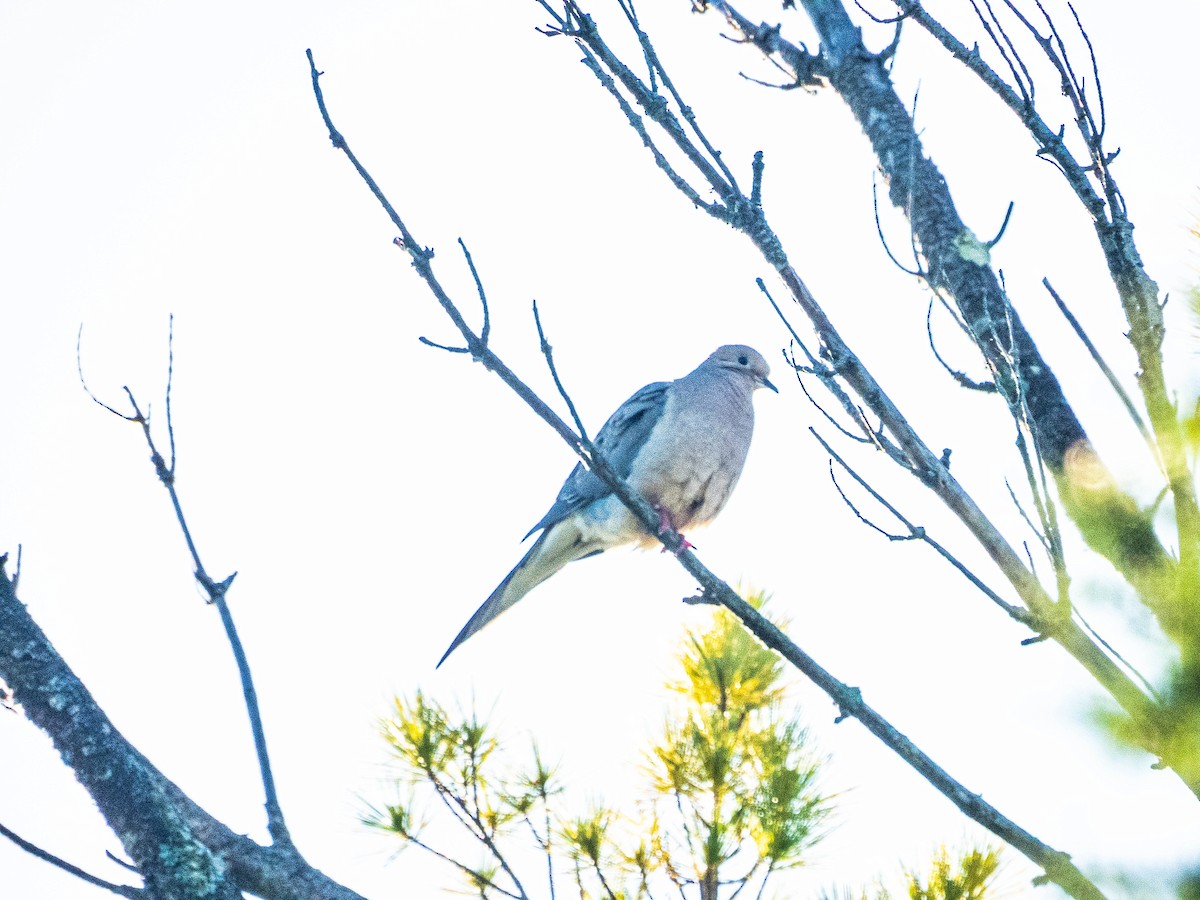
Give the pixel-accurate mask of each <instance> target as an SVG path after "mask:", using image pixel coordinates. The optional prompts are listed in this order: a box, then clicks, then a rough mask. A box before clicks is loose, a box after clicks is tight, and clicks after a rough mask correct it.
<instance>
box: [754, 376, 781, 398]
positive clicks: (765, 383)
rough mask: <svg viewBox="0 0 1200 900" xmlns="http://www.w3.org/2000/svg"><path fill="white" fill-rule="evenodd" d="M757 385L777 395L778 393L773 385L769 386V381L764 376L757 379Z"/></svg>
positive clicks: (777, 389)
mask: <svg viewBox="0 0 1200 900" xmlns="http://www.w3.org/2000/svg"><path fill="white" fill-rule="evenodd" d="M758 383H759V384H761V385H762V386H763V387H765V388H770V389H771V390H773V391H774V392H775V393H777V394H778V393H779V388H777V387H775V385H773V384H771V379H769V378H767V377H766V376H765V375H764V376H763V377H762V378H760V379H758Z"/></svg>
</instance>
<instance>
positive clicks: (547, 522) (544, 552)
mask: <svg viewBox="0 0 1200 900" xmlns="http://www.w3.org/2000/svg"><path fill="white" fill-rule="evenodd" d="M769 371H770V369H769V367H768V366H767V361H766V360H765V359H763V357H762V354H760V353H759V352H758V351H757V350H754V349H753V348H751V347H746V346H744V345H742V344H729V345H727V346H724V347H720V348H718V349H717V350H716V351H715V352H714V353H713V354H712V355H711V356H709V357H708V359H706V360H705V361H704V362H702V363H701V364H700V365H699V366H698V367H697V368H696V369H695V370H693V371H692V372H690V373H689V374H687V375H685V376H684V377H683V378H679V379H677V380H675V381H657V382H655V383H654V384H648V385H646V386H645V387H644V388H642V389H641V390H640V391H638V392H637V393H636V394H634V395H633V396H632V397H630V398H629V399H628V400H626V401H625V402H624V403H622V404H621V405H620V406H619V407H618V408H617V411H616V412H615V413H613V414H612V415H611V416H610V417H609V419H608V421H607V422H605V423H604V427H603V428H601V429H600V433H599V434H597V435H596V440H595V444H596V447H597V448H599V450H600V452H601V454H603V456H604V457H605V458H606V459H607V460H608V462H609V464H610V465H611V466H612V468H613V470H614V471H615V472H616V473H617V474H618V475H619V476H621V477H622V478H624V479H625V480H626V481H627V482H628V483H629V486H630V487H632V488H633V489H634V490H635V491H636V492H637V493H639V494H640V495H641V496H642V497H644V498H645V499H646V500H647V501H649V502H650V503H651V504H652V505H653V506H654V508H655V509H656V510H657V511H658V514H659V517H660V520H661V528H662V529H663V530H665V529H666V528H667V526H671V527H673V528H674V529H675V530H676V531H680V532H682V531H683V530H685V529H689V528H694V527H697V526H700V525H704V524H707V523H708V522H710V521H712V519H713V518H714V517H715V516H716V515H717V513H719V512H720V511H721V509H722V508H723V507H724V506H725V503H726V501H727V500H728V499H729V495H730V494H731V493H732V491H733V486H734V485H735V484H737V480H738V477H739V476H740V475H741V474H742V466H743V465H744V464H745V462H746V454H747V452H749V450H750V436H751V434H752V433H753V431H754V405H753V403H751V397H752V395H753V394H754V391H755V390H756V389H758V388H760V387H767V388H770V389H771V390H773V391H775V392H776V393H778V390H779V389H778V388H776V387H775V385H773V384H771V382H770V381H768V380H767V374H768V373H769ZM535 531H541V535H540V536H539V537H538V539H537V541H536V542H535V543H534V545H533V546H532V547H531V548H530V549H529V552H528V553H526V554H525V557H524V558H523V559H522V560H521V561H520V562H519V563H517V565H516V567H515V568H514V569H513V570H512V571H511V572H509V573H508V576H507V577H506V578H505V579H504V580H503V581H502V582H500V585H499V587H497V588H496V589H495V590H494V591H492V595H491V596H490V597H488V598H487V600H486V601H484V604H483V605H482V606H481V607H479V609H478V610H476V612H475V615H473V616H471V620H470V621H469V622H467V624H466V625H465V626H463V629H462V631H460V632H459V633H458V637H456V638H455V639H454V642H453V643H452V644H451V645H450V649H448V650H447V651H446V653H445V654H444V655H443V656H442V658H441V660H439V662H438V665H439V666H440V665H441V664H442V663H443V662H445V661H446V657H448V656H449V655H450V654H451V653H453V652H454V649H455V648H456V647H458V645H459V644H461V643H462V642H463V641H465V640H466V639H467V638H469V637H470V636H471V635H473V634H475V632H477V631H479V630H480V629H481V628H483V626H485V625H487V624H488V623H489V622H490V621H492V619H494V618H496V617H497V616H498V615H500V614H501V613H502V612H504V611H505V610H506V609H508V608H509V607H510V606H512V605H513V604H514V603H516V602H517V601H518V600H520V599H521V598H522V597H524V596H525V595H526V594H528V593H529V592H530V591H531V590H533V589H534V588H535V587H537V586H538V585H539V584H541V583H542V582H543V581H545V580H546V579H547V578H549V577H550V576H551V575H553V574H554V573H555V572H557V571H558V570H559V569H561V568H562V567H563V566H565V565H566V564H567V563H569V562H574V561H575V560H577V559H583V558H584V557H588V556H594V555H596V554H597V553H603V552H604V551H605V550H608V549H610V548H612V547H619V546H621V545H623V544H637V545H639V546H642V547H651V546H654V545H655V544H656V543H658V541H657V538H656V537H655V536H653V535H650V534H648V533H647V532H646V531H645V529H643V528H642V526H641V524H640V523H639V522H638V520H637V519H636V518H635V517H634V515H633V513H631V512H630V511H629V510H628V509H627V508H626V507H625V505H624V504H623V503H622V502H621V501H620V500H619V499H618V498H617V497H616V496H615V495H614V494H613V493H612V491H610V490H609V488H608V486H607V485H606V484H605V483H604V482H603V481H601V480H600V478H599V477H597V476H596V475H595V473H593V472H591V471H590V470H588V469H585V468H584V467H583V464H582V463H578V464H576V466H575V468H574V469H573V470H572V471H571V474H570V475H569V476H568V477H567V480H566V482H564V483H563V486H562V489H561V490H560V491H559V492H558V497H557V498H556V499H555V501H554V505H553V506H551V507H550V509H549V511H548V512H547V513H546V514H545V515H544V516H542V519H541V521H540V522H538V523H537V524H536V525H534V526H533V528H531V529H530V530H529V533H528V534H526V535H525V537H526V538H528V537H529V535H531V534H533V533H534V532H535Z"/></svg>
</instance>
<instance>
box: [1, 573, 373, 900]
mask: <svg viewBox="0 0 1200 900" xmlns="http://www.w3.org/2000/svg"><path fill="white" fill-rule="evenodd" d="M4 560H5V557H4V556H0V648H3V649H4V652H3V653H0V680H3V681H4V682H5V684H7V685H8V686H9V687H10V688H11V690H12V693H13V696H14V699H15V700H16V701H17V702H18V703H20V705H21V709H22V711H23V712H24V713H25V715H26V716H27V717H28V718H29V720H30V721H31V722H32V723H33V724H34V725H36V726H37V727H38V728H40V729H41V730H42V731H44V732H45V733H46V734H48V735H49V736H50V738H51V740H52V741H53V742H54V746H55V748H56V749H57V750H58V752H59V753H60V754H61V756H62V758H63V760H64V761H65V762H66V764H67V765H69V766H70V767H71V769H72V770H73V771H74V773H75V777H76V778H77V779H79V782H80V783H81V784H82V785H83V786H84V788H85V789H87V791H88V793H89V794H91V795H92V799H93V800H95V802H96V805H97V807H99V809H100V812H101V814H102V815H103V816H104V818H105V820H106V821H107V822H108V824H109V826H110V827H111V828H112V829H113V831H114V832H115V833H116V834H117V835H118V837H120V838H121V841H122V845H123V846H124V847H125V851H126V853H128V854H129V857H130V859H132V860H133V862H134V864H135V865H136V867H137V869H138V871H139V872H141V873H142V875H143V876H144V877H145V878H146V888H145V890H146V893H147V894H150V895H153V896H155V897H163V898H174V897H179V898H180V900H184V898H187V900H191V898H193V897H194V896H195V894H194V893H178V894H177V893H171V892H170V891H171V887H172V884H173V883H177V882H179V881H181V880H183V881H187V880H188V879H191V880H190V881H187V884H188V887H189V889H190V888H191V887H194V884H195V881H194V879H196V878H197V877H199V878H205V879H208V884H209V886H210V887H211V889H212V893H211V894H210V896H211V898H212V900H234V898H239V900H240V897H241V894H240V892H239V891H247V892H249V893H252V894H254V895H256V896H259V897H263V898H266V900H363V898H362V897H361V896H359V895H358V894H356V893H355V892H354V891H351V890H350V889H349V888H346V887H343V886H342V885H340V884H338V883H337V882H335V881H333V880H332V879H330V878H329V877H328V876H326V875H325V874H324V873H322V872H320V871H318V870H317V869H314V868H313V867H312V866H310V865H309V864H308V862H307V861H306V860H305V859H304V858H303V857H302V856H301V855H300V854H299V853H298V852H297V851H296V849H295V848H294V847H290V846H281V845H278V844H277V845H274V846H271V847H262V846H260V845H259V844H257V843H255V842H254V841H253V840H251V839H250V838H248V837H246V836H245V835H241V834H237V833H235V832H234V831H232V830H231V829H229V828H228V827H226V826H225V825H224V824H223V823H221V822H219V821H218V820H217V819H215V818H213V817H212V816H211V815H209V814H208V813H207V812H206V811H205V810H204V809H202V808H201V807H199V806H198V805H197V804H196V803H195V802H194V801H193V800H192V799H191V798H190V797H188V796H187V794H185V793H184V792H183V791H182V790H180V788H179V787H178V786H177V785H175V784H174V783H173V782H172V781H170V779H168V778H167V777H166V776H164V775H163V774H162V772H160V771H159V770H158V769H157V768H155V766H154V765H153V764H152V763H151V762H150V761H149V760H148V759H146V757H144V756H143V755H142V754H141V753H140V752H138V750H137V749H136V748H135V747H134V746H133V745H132V744H130V743H129V741H128V740H126V738H125V736H124V735H122V734H121V733H120V732H119V731H118V730H117V729H116V727H115V726H114V725H113V723H112V722H111V721H110V720H109V719H108V717H107V716H106V715H105V714H104V711H103V710H102V709H101V708H100V706H99V705H98V704H97V703H96V700H95V698H94V697H93V696H92V695H91V693H90V692H89V691H88V690H87V688H86V687H84V685H83V683H82V682H81V681H80V680H79V678H78V677H77V676H76V675H75V673H74V672H73V671H72V670H71V668H70V666H68V665H67V663H66V661H65V660H64V659H63V658H62V657H61V656H60V655H59V654H58V651H57V650H55V649H54V646H53V645H52V644H51V643H50V641H49V639H48V638H47V637H46V635H45V633H44V632H42V630H41V629H40V628H39V627H38V626H37V623H36V622H34V620H33V618H32V617H31V616H30V615H29V611H28V610H27V609H26V608H25V606H24V604H22V603H21V601H20V600H19V599H17V595H16V591H15V590H14V586H13V583H12V579H10V578H9V577H8V576H7V574H6V573H5V572H4ZM232 882H236V885H237V886H236V888H235V887H233V884H232Z"/></svg>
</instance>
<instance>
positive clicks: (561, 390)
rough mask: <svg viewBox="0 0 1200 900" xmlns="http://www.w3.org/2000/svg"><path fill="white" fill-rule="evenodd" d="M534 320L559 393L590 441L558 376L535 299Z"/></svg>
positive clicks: (584, 436)
mask: <svg viewBox="0 0 1200 900" xmlns="http://www.w3.org/2000/svg"><path fill="white" fill-rule="evenodd" d="M533 321H534V324H535V325H537V333H538V340H539V341H540V342H541V347H542V355H543V356H544V357H546V366H547V367H548V368H549V369H550V376H551V377H552V378H553V379H554V386H555V387H556V388H558V395H559V396H560V397H562V398H563V400H564V401H566V404H567V409H569V410H570V411H571V419H572V420H573V421H574V422H575V428H576V430H577V431H578V432H579V436H580V438H581V439H582V440H583V441H584V443H588V442H589V438H588V434H587V429H586V428H584V427H583V419H581V418H579V412H578V411H577V410H576V409H575V402H574V401H573V400H572V399H571V395H570V394H568V393H567V389H566V388H565V387H563V383H562V379H561V378H559V377H558V367H557V366H556V365H554V348H553V347H551V346H550V342H549V341H548V340H546V332H545V331H543V330H542V317H541V315H539V314H538V305H537V301H536V300H534V301H533Z"/></svg>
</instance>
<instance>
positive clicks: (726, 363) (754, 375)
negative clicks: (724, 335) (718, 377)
mask: <svg viewBox="0 0 1200 900" xmlns="http://www.w3.org/2000/svg"><path fill="white" fill-rule="evenodd" d="M704 365H705V366H712V367H714V368H717V369H720V370H722V371H726V372H731V373H732V372H740V373H744V374H745V375H746V377H748V378H750V379H751V380H752V381H753V384H754V387H755V388H760V387H765V388H770V389H771V390H773V391H774V392H775V393H777V394H778V393H779V388H777V387H775V385H773V384H771V381H770V379H768V378H767V376H768V375H769V374H770V373H771V367H770V366H768V365H767V361H766V360H765V359H763V355H762V354H761V353H759V352H758V351H757V350H755V349H754V348H753V347H747V346H746V345H745V344H726V345H725V346H724V347H718V348H717V349H716V350H714V351H713V354H712V356H710V357H709V358H708V359H706V360H705V361H704Z"/></svg>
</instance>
